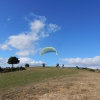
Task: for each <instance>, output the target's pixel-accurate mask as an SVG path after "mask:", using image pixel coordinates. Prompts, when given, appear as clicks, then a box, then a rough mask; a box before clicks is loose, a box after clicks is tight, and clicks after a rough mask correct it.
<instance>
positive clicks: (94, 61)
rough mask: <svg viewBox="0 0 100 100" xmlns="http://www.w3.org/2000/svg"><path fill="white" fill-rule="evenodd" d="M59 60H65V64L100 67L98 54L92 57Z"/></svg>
mask: <svg viewBox="0 0 100 100" xmlns="http://www.w3.org/2000/svg"><path fill="white" fill-rule="evenodd" d="M60 61H63V62H66V65H67V66H74V67H75V66H80V67H93V68H94V67H95V68H100V56H95V57H94V58H64V59H60Z"/></svg>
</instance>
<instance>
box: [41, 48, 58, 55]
mask: <svg viewBox="0 0 100 100" xmlns="http://www.w3.org/2000/svg"><path fill="white" fill-rule="evenodd" d="M50 52H55V53H56V55H58V52H57V50H56V49H55V48H53V47H45V48H43V49H42V50H41V52H40V56H42V55H43V54H45V53H50Z"/></svg>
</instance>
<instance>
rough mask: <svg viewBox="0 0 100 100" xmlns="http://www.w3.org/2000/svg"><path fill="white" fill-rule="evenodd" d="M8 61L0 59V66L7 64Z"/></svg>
mask: <svg viewBox="0 0 100 100" xmlns="http://www.w3.org/2000/svg"><path fill="white" fill-rule="evenodd" d="M7 61H8V59H7V58H0V66H1V67H2V66H4V65H6V64H7Z"/></svg>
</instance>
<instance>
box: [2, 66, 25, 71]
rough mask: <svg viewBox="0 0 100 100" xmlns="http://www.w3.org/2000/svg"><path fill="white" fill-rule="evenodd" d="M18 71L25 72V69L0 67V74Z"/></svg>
mask: <svg viewBox="0 0 100 100" xmlns="http://www.w3.org/2000/svg"><path fill="white" fill-rule="evenodd" d="M18 70H26V69H25V67H22V66H20V67H11V68H10V67H6V68H2V67H0V72H1V73H6V72H14V71H18Z"/></svg>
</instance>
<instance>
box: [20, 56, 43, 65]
mask: <svg viewBox="0 0 100 100" xmlns="http://www.w3.org/2000/svg"><path fill="white" fill-rule="evenodd" d="M19 60H20V64H19V65H21V66H24V65H25V64H26V63H28V64H29V65H30V66H41V65H42V63H43V62H42V61H35V60H33V59H31V58H28V57H20V58H19Z"/></svg>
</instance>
